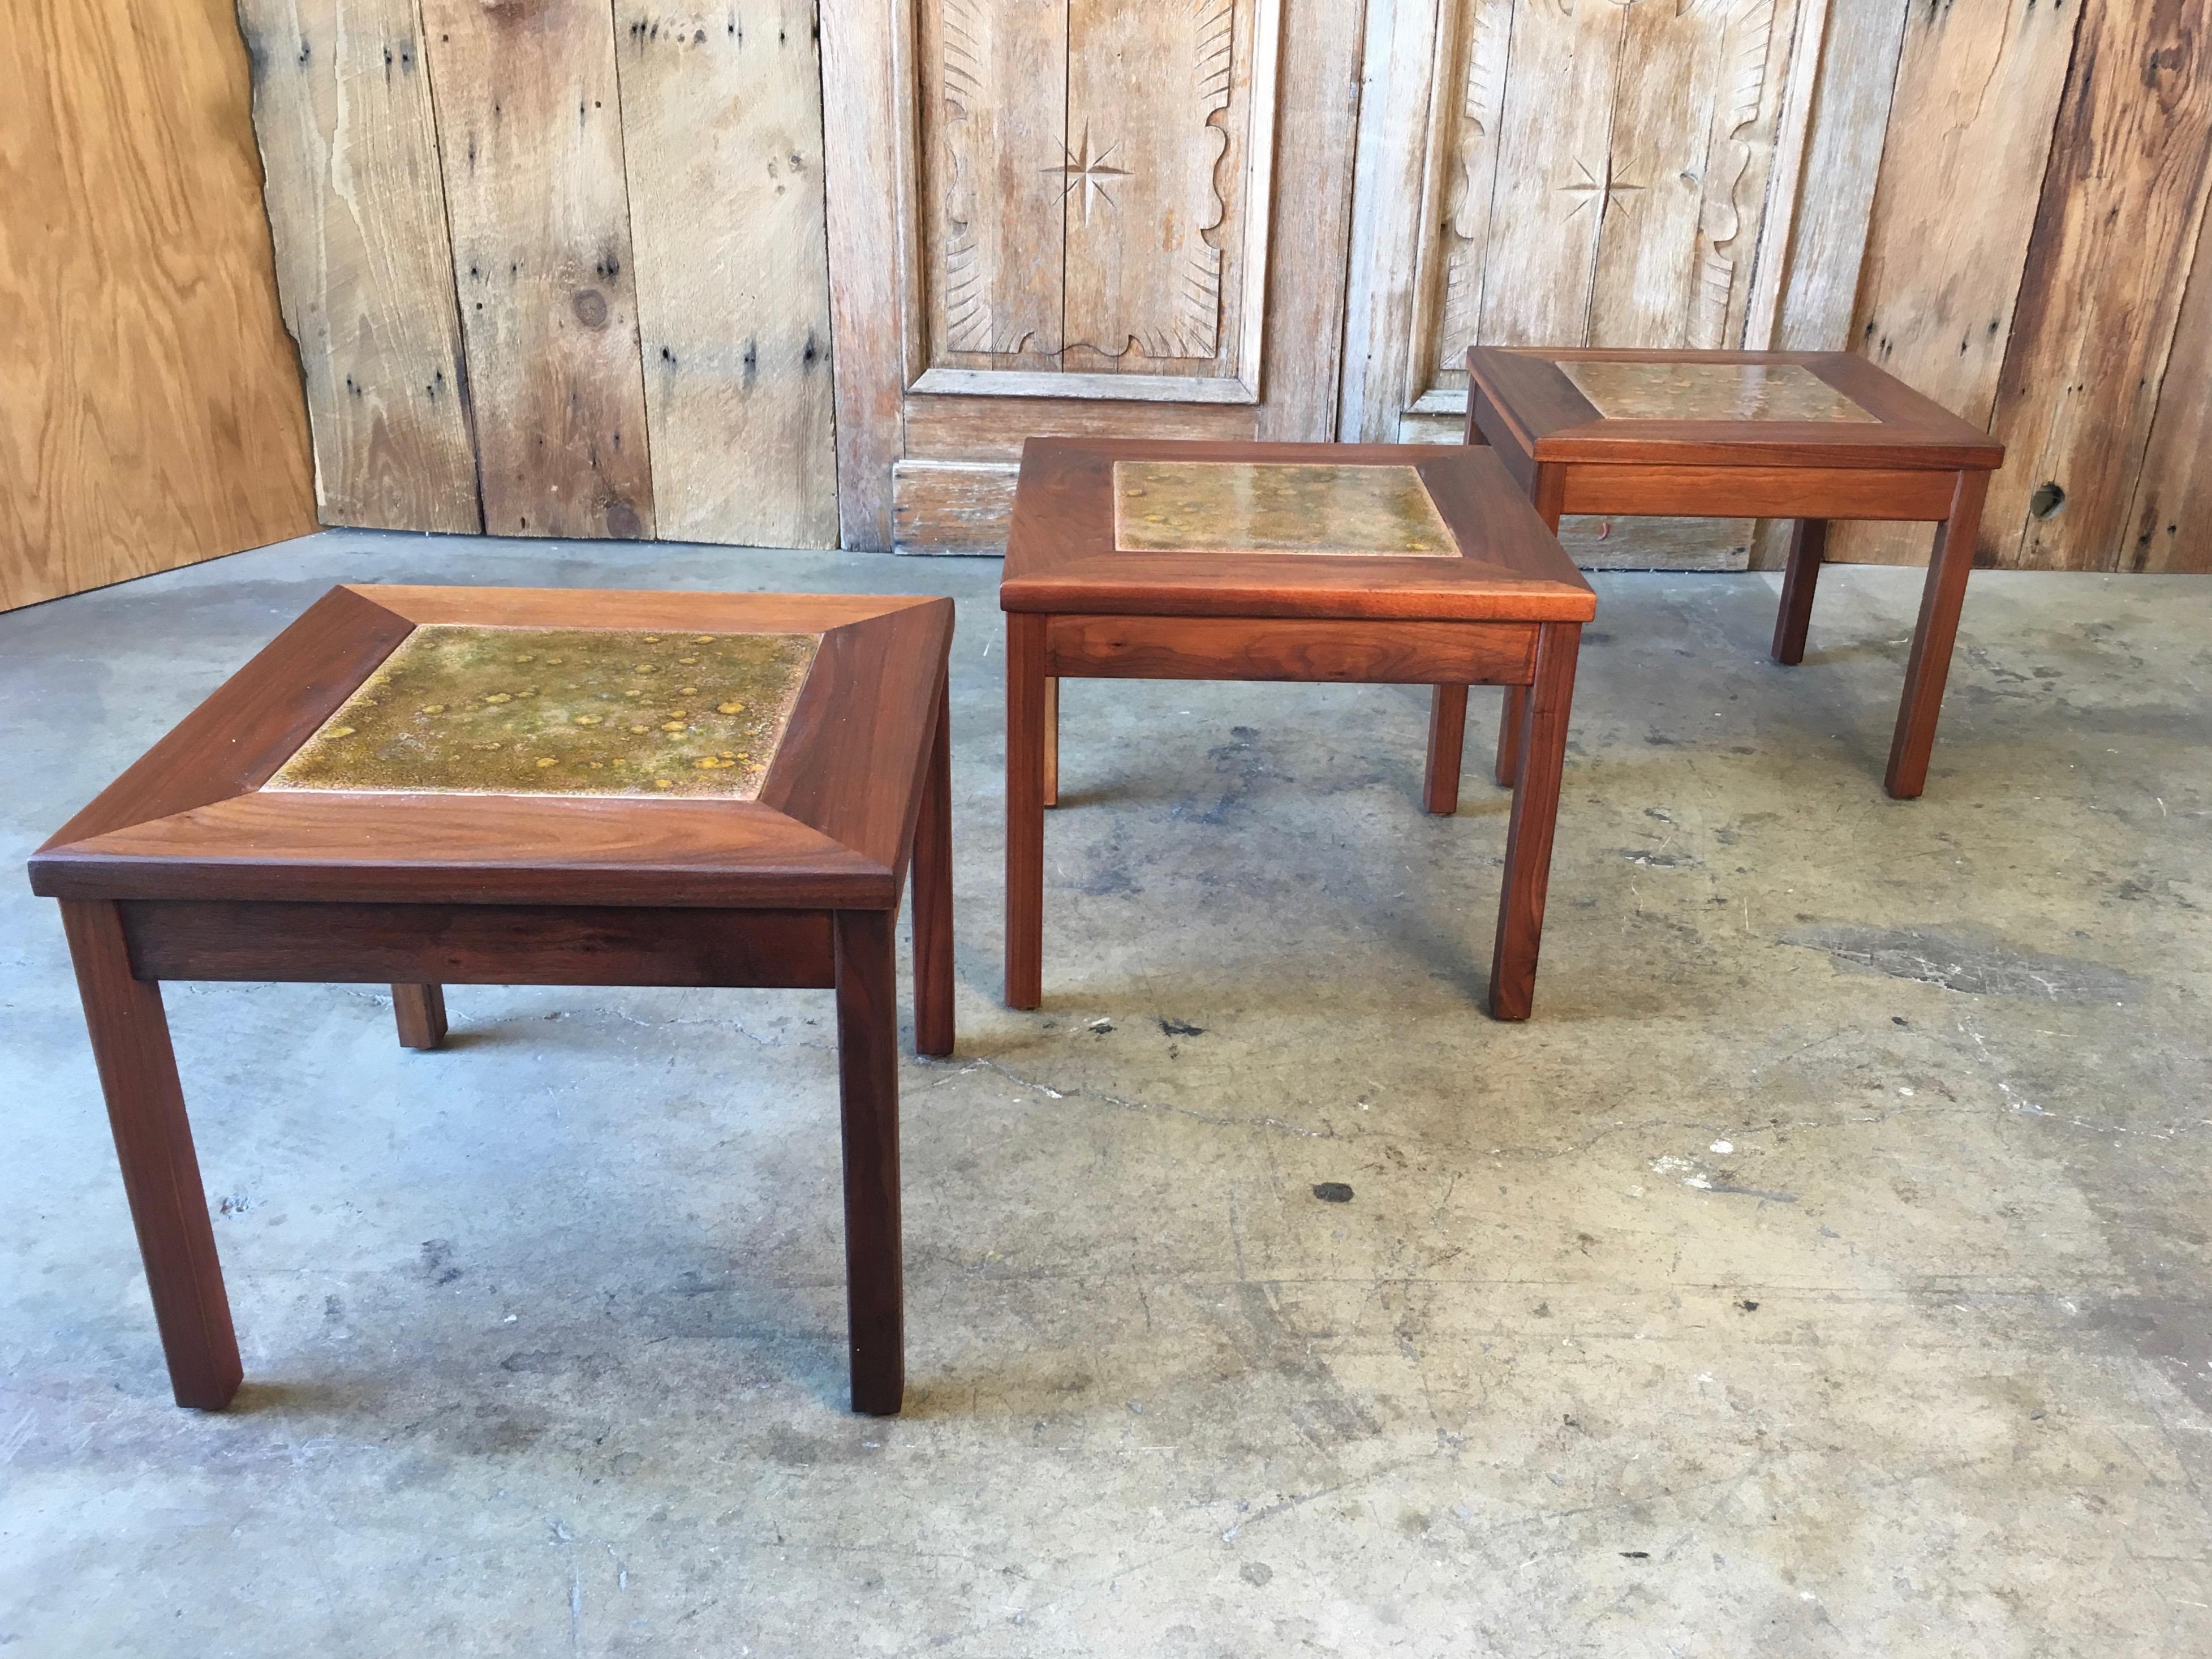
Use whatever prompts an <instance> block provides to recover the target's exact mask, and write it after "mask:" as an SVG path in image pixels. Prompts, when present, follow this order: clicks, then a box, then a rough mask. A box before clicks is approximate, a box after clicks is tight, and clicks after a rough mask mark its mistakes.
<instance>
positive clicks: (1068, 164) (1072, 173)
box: [1044, 121, 1131, 225]
mask: <svg viewBox="0 0 2212 1659" xmlns="http://www.w3.org/2000/svg"><path fill="white" fill-rule="evenodd" d="M1120 147H1121V146H1120V145H1119V144H1118V143H1113V144H1109V145H1107V146H1106V148H1105V149H1102V150H1100V151H1098V152H1097V154H1095V155H1094V154H1093V153H1092V152H1091V124H1090V123H1089V122H1088V121H1086V122H1085V123H1084V124H1083V139H1082V143H1081V146H1080V148H1079V149H1068V147H1067V145H1066V143H1065V142H1063V143H1061V145H1060V154H1061V155H1064V156H1066V158H1067V159H1066V160H1065V161H1062V162H1061V163H1060V165H1059V166H1058V167H1047V168H1045V169H1044V170H1045V171H1046V172H1047V173H1058V174H1060V178H1061V179H1064V180H1065V181H1066V184H1065V185H1064V187H1063V188H1062V190H1061V191H1060V194H1061V196H1062V197H1066V196H1067V195H1068V194H1069V193H1071V192H1073V191H1076V190H1081V191H1082V192H1083V222H1084V223H1085V224H1086V225H1087V224H1089V223H1090V222H1091V198H1092V197H1099V196H1103V197H1105V198H1106V205H1107V206H1108V207H1113V206H1115V200H1114V197H1113V193H1112V192H1111V191H1109V190H1108V189H1107V188H1106V181H1107V180H1108V179H1127V178H1128V177H1130V176H1131V174H1130V170H1129V169H1128V168H1127V167H1108V166H1107V165H1106V158H1107V157H1108V156H1109V155H1113V153H1114V152H1115V150H1116V149H1119V148H1120Z"/></svg>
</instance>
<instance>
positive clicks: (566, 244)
mask: <svg viewBox="0 0 2212 1659" xmlns="http://www.w3.org/2000/svg"><path fill="white" fill-rule="evenodd" d="M422 18H423V23H424V27H425V31H426V33H427V36H428V40H427V42H426V44H427V45H428V48H429V58H430V71H431V86H432V90H433V92H434V94H435V107H436V110H437V116H438V135H439V146H440V150H441V157H442V161H443V167H444V175H445V183H446V201H447V213H448V216H449V217H450V219H451V222H452V226H453V264H454V270H455V276H456V280H457V282H458V283H459V294H460V302H461V326H462V331H463V337H464V338H465V342H466V344H467V348H468V365H469V385H470V390H471V398H472V399H473V402H474V406H475V411H476V423H477V446H478V459H479V472H480V476H481V478H482V481H483V509H484V528H485V529H486V530H487V531H489V532H491V533H492V534H493V535H497V536H617V537H627V536H650V535H652V534H653V483H652V478H651V475H650V471H649V461H648V458H647V435H646V422H645V389H644V385H643V381H642V377H641V373H640V368H639V363H638V332H637V299H636V290H635V283H634V278H633V276H632V272H631V261H630V235H629V203H628V198H627V196H626V194H625V191H624V189H623V154H622V125H621V106H620V99H619V96H618V94H617V89H616V81H615V76H616V71H615V47H614V27H613V20H612V19H611V16H610V15H609V14H608V10H607V7H606V5H605V0H599V3H597V4H594V3H592V0H510V3H506V4H500V5H491V6H487V5H484V4H483V3H480V0H422Z"/></svg>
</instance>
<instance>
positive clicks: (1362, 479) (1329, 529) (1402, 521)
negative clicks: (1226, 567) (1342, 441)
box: [1114, 461, 1459, 558]
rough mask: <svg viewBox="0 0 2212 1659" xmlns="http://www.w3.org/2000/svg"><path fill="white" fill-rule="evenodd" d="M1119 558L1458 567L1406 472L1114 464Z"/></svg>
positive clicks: (1274, 464)
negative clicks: (1285, 557)
mask: <svg viewBox="0 0 2212 1659" xmlns="http://www.w3.org/2000/svg"><path fill="white" fill-rule="evenodd" d="M1114 546H1115V550H1116V551H1117V552H1122V553H1314V554H1329V555H1334V556H1339V557H1343V556H1355V557H1369V558H1377V557H1404V556H1415V557H1423V558H1456V557H1457V556H1459V544H1458V542H1456V541H1455V540H1454V539H1453V537H1452V533H1451V530H1450V527H1449V526H1447V525H1446V524H1445V523H1444V520H1443V514H1442V513H1439V512H1437V504H1436V502H1435V501H1433V500H1431V498H1430V495H1429V490H1428V486H1427V485H1426V484H1425V483H1422V482H1421V475H1420V474H1419V472H1418V471H1415V470H1414V469H1413V468H1412V467H1410V466H1349V465H1342V464H1339V463H1324V464H1309V463H1303V462H1279V461H1263V462H1246V461H1116V462H1115V463H1114Z"/></svg>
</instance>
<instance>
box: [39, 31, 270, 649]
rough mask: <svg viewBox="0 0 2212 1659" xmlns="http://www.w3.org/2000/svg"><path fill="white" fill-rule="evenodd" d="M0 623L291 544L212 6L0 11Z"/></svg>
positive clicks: (226, 36)
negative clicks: (228, 556)
mask: <svg viewBox="0 0 2212 1659" xmlns="http://www.w3.org/2000/svg"><path fill="white" fill-rule="evenodd" d="M0 88H6V96H5V97H4V98H0V312H4V313H5V315H6V316H7V317H8V319H9V325H8V326H9V339H8V343H7V348H6V349H4V350H0V608H9V607H13V606H15V605H29V604H32V603H33V602H34V601H37V600H40V599H52V598H53V597H54V596H56V595H58V594H62V593H70V592H77V591H79V590H80V589H82V588H87V587H96V586H100V585H101V584H102V583H106V582H113V581H120V580H124V579H125V578H126V577H131V576H138V575H143V574H146V573H147V572H149V571H154V570H166V569H168V568H172V567H173V566H176V565H180V564H189V563H191V562H193V561H195V560H198V559H206V558H212V557H214V556H216V555H218V554H222V553H231V552H235V551H237V550H239V549H240V548H246V547H254V546H258V545H260V544H263V543H265V542H271V541H276V540H280V539H282V538H284V537H287V536H295V535H300V534H302V533H303V532H307V531H308V530H311V529H313V527H314V498H313V482H312V477H311V464H310V462H309V459H308V453H307V421H306V418H305V414H304V411H303V410H302V407H301V397H300V380H299V368H298V363H297V361H296V359H295V357H294V356H293V353H292V347H291V343H290V341H289V340H288V339H286V338H285V336H284V331H283V325H282V324H281V323H280V322H279V320H278V318H277V314H276V282H275V276H274V272H273V270H272V268H271V264H270V251H269V231H268V224H267V222H266V221H265V220H264V218H263V217H262V213H261V204H260V200H259V191H260V182H261V181H260V176H259V168H258V165H257V163H256V161H255V157H254V151H253V131H252V125H251V123H250V121H249V118H248V111H247V100H248V96H249V94H248V87H247V73H246V52H245V50H244V48H243V47H242V46H240V42H239V38H238V33H237V29H236V27H235V25H234V23H233V22H232V21H231V15H230V8H229V5H228V0H99V3H95V0H40V3H36V4H30V3H19V4H10V5H8V6H5V7H0Z"/></svg>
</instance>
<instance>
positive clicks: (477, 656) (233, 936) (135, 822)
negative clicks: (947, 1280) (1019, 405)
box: [30, 587, 952, 1413]
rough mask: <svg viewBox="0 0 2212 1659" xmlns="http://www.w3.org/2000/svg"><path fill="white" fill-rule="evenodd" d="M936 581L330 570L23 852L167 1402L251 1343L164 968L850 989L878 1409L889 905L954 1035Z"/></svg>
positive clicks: (408, 982) (920, 1032)
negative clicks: (70, 972) (164, 1372)
mask: <svg viewBox="0 0 2212 1659" xmlns="http://www.w3.org/2000/svg"><path fill="white" fill-rule="evenodd" d="M951 637H952V605H951V601H950V600H946V599H886V598H878V597H865V598H861V597H842V596H840V597H817V596H801V595H786V594H712V593H625V592H568V591H558V590H549V589H525V588H472V587H340V588H336V589H333V590H332V591H331V592H330V593H328V594H326V595H325V596H324V598H323V599H320V600H319V601H318V602H317V603H316V604H315V605H313V608H311V609H310V610H309V611H307V614H306V615H304V616H302V617H301V618H300V619H299V620H298V621H297V622H295V623H293V624H292V626H291V627H289V628H288V629H285V630H284V632H283V634H281V635H278V636H277V638H276V640H275V641H273V642H272V643H271V644H270V646H269V647H267V649H265V650H264V651H263V652H262V653H260V654H259V655H258V656H257V657H255V658H254V659H253V660H252V662H250V663H248V664H247V665H246V666H245V667H244V668H242V669H240V671H238V672H237V673H236V674H234V675H233V676H232V677H231V678H230V679H228V681H226V682H225V683H224V684H223V685H222V688H221V689H220V690H217V691H216V693H215V695H214V696H211V697H210V698H209V699H208V700H207V702H204V703H203V704H201V705H200V707H199V708H197V709H195V710H194V711H193V712H192V713H191V714H190V715H188V716H186V717H185V720H184V722H183V724H181V725H180V726H178V727H177V728H176V730H174V731H173V732H170V733H169V735H168V736H167V738H163V739H162V740H161V743H159V744H156V745H155V747H154V748H153V749H152V750H150V751H149V752H148V753H147V754H146V755H145V757H143V758H142V759H141V760H139V761H138V762H137V764H135V765H133V766H132V767H131V769H130V770H128V771H127V772H125V774H124V775H122V776H121V777H120V778H118V780H117V781H115V782H114V783H113V784H112V785H111V786H109V787H108V788H107V789H106V790H105V791H104V792H103V793H101V794H100V797H99V799H96V800H94V802H93V803H92V805H89V806H88V807H86V808H85V809H84V811H82V812H80V813H78V814H77V815H76V817H75V818H73V819H71V820H70V823H68V824H67V825H66V826H64V829H62V830H61V832H60V833H59V834H58V835H57V836H54V838H53V839H52V841H50V842H47V843H46V846H45V847H43V848H40V850H39V851H38V853H37V854H34V855H33V858H32V860H31V862H30V871H31V885H32V889H33V890H34V891H36V892H38V893H41V894H44V895H46V896H49V897H52V898H58V899H59V900H60V901H61V903H62V917H63V921H64V925H65V926H66V927H67V929H68V932H69V939H70V953H71V955H72V956H73V957H74V958H75V960H76V973H77V982H78V985H79V987H80V988H81V990H82V994H83V998H84V1010H85V1018H86V1022H87V1024H88V1025H89V1027H90V1028H91V1033H92V1045H93V1052H94V1056H95V1057H96V1059H97V1060H98V1062H99V1066H100V1086H101V1088H102V1090H103V1091H105V1093H106V1097H107V1109H108V1115H109V1120H110V1122H111V1124H112V1127H113V1130H114V1134H115V1147H116V1154H117V1157H118V1159H119V1161H120V1162H121V1164H122V1170H123V1180H124V1187H125V1191H126V1192H127V1194H129V1197H130V1200H131V1218H132V1220H133V1221H134V1222H135V1223H136V1225H137V1231H138V1244H139V1249H140V1251H141V1253H142V1255H143V1257H144V1260H145V1264H146V1279H147V1283H148V1285H149V1288H150V1290H151V1291H152V1293H153V1299H154V1313H155V1320H156V1321H157V1322H158V1323H159V1325H160V1328H161V1345H162V1347H163V1349H164V1351H165V1352H166V1353H167V1358H168V1364H169V1376H170V1380H171V1383H173V1387H174V1389H175V1393H176V1398H177V1403H178V1404H179V1405H182V1406H193V1407H202V1408H204V1409H208V1410H215V1409H219V1408H220V1407H223V1406H225V1405H227V1404H228V1402H229V1401H230V1398H231V1396H232V1395H233V1394H234V1393H235V1392H236V1390H237V1389H238V1386H239V1383H240V1376H241V1370H240V1363H239V1356H238V1343H237V1340H236V1338H235V1337H234V1334H233V1331H232V1326H231V1316H230V1304H229V1299H228V1297H227V1296H226V1294H225V1292H224V1290H223V1283H222V1269H221V1267H219V1265H218V1264H217V1262H216V1249H215V1236H214V1233H213V1231H212V1230H211V1229H210V1225H209V1220H208V1210H207V1200H206V1196H205V1194H204V1191H203V1189H202V1187H201V1184H200V1174H199V1164H198V1161H197V1157H196V1156H195V1154H194V1152H193V1149H192V1136H191V1125H190V1123H189V1122H188V1121H187V1119H186V1116H185V1102H184V1095H183V1091H182V1089H181V1086H180V1085H179V1081H178V1076H177V1066H176V1060H175V1057H174V1055H173V1054H172V1052H171V1050H170V1045H169V1030H168V1024H167V1019H166V1018H165V1017H164V1014H163V1012H162V1007H161V987H160V981H162V980H167V979H210V980H226V979H228V980H279V981H283V980H292V981H298V980H318V981H319V980H329V981H385V982H389V983H391V984H392V988H393V994H394V1000H395V1002H396V1004H397V1006H398V1024H399V1038H400V1041H401V1042H404V1043H407V1044H409V1045H410V1046H412V1047H416V1048H432V1047H435V1046H436V1044H437V1043H438V1042H439V1041H440V1040H441V1038H442V1036H444V1033H445V1008H444V1000H443V996H442V994H441V988H440V987H441V985H443V984H444V983H446V982H447V981H452V982H456V983H467V984H494V985H505V984H536V985H678V986H747V985H775V986H812V987H823V988H825V989H827V988H834V989H835V990H836V994H837V1031H838V1039H837V1041H838V1054H839V1060H840V1065H841V1075H842V1082H841V1093H842V1104H843V1111H842V1124H843V1137H844V1182H845V1251H846V1264H847V1269H848V1296H849V1302H850V1309H851V1333H850V1335H851V1357H852V1388H853V1395H852V1397H853V1405H854V1409H855V1410H858V1411H863V1412H871V1413H890V1412H896V1411H897V1410H898V1409H899V1405H900V1401H901V1397H902V1390H903V1388H904V1358H903V1344H904V1329H903V1321H904V1312H903V1306H904V1304H903V1294H902V1279H901V1264H900V1248H899V1180H898V1167H899V1166H898V1064H897V1054H896V1041H897V1029H898V1012H897V1007H896V1000H895V997H896V972H895V969H894V968H893V964H892V951H891V946H892V936H893V924H894V922H895V920H896V915H897V910H898V904H899V897H900V894H901V891H902V889H903V887H904V885H905V882H906V876H907V868H908V860H912V863H913V868H914V889H915V929H914V950H915V1045H916V1047H917V1048H920V1050H921V1052H922V1053H924V1054H946V1053H950V1052H951V1047H952V881H951V827H950V819H951V775H950V771H949V766H950V756H951V750H950V738H949V727H948V724H947V713H946V702H945V661H946V653H947V650H948V648H949V646H950V643H951Z"/></svg>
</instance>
